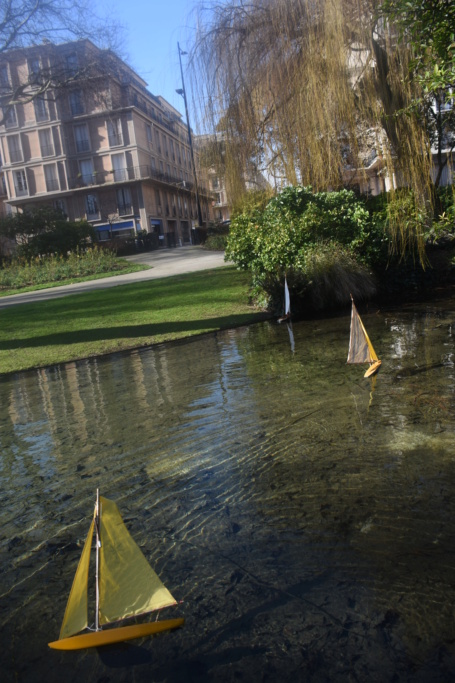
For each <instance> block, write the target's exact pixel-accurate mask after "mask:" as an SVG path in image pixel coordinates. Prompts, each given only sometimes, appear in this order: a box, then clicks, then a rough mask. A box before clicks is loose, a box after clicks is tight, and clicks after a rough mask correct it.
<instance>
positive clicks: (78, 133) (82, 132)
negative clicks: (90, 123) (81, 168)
mask: <svg viewBox="0 0 455 683" xmlns="http://www.w3.org/2000/svg"><path fill="white" fill-rule="evenodd" d="M74 137H75V140H76V150H77V151H78V152H88V151H90V138H89V132H88V127H87V124H86V123H82V124H81V125H80V126H74Z"/></svg>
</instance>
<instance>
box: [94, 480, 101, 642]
mask: <svg viewBox="0 0 455 683" xmlns="http://www.w3.org/2000/svg"><path fill="white" fill-rule="evenodd" d="M100 517H101V515H100V490H99V489H96V505H95V534H96V555H95V557H96V565H95V591H96V593H95V631H99V630H100V587H99V567H100V547H101V540H100Z"/></svg>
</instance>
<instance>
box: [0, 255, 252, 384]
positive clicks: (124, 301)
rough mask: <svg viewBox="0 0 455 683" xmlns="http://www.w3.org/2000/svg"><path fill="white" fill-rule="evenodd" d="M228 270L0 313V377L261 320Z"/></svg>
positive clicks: (240, 279)
mask: <svg viewBox="0 0 455 683" xmlns="http://www.w3.org/2000/svg"><path fill="white" fill-rule="evenodd" d="M249 284H250V276H249V274H248V273H243V272H239V271H238V270H236V269H235V267H233V266H227V267H223V268H216V269H214V270H206V271H201V272H198V273H190V274H186V275H179V276H175V277H167V278H162V279H159V280H148V281H144V282H139V283H135V284H129V285H119V286H117V287H113V288H111V289H104V290H99V291H94V292H88V293H86V294H74V295H70V296H66V297H63V298H61V299H54V300H51V301H43V302H38V303H33V304H20V305H18V306H11V307H8V308H5V309H2V310H0V373H7V372H16V371H19V370H26V369H29V368H35V367H42V366H45V365H54V364H55V363H62V362H66V361H71V360H76V359H79V358H87V357H88V356H96V355H101V354H105V353H111V352H114V351H121V350H124V349H131V348H135V347H139V346H147V345H150V344H159V343H162V342H165V341H170V340H174V339H182V338H184V337H190V336H192V335H196V334H202V333H204V332H213V331H216V330H220V329H225V328H229V327H236V326H239V325H244V324H247V323H252V322H256V321H259V320H264V318H265V317H266V316H265V315H264V313H261V312H258V311H257V310H255V309H254V308H253V307H251V306H250V305H249V303H248V288H249Z"/></svg>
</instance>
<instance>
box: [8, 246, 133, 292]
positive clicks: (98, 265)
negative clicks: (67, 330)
mask: <svg viewBox="0 0 455 683" xmlns="http://www.w3.org/2000/svg"><path fill="white" fill-rule="evenodd" d="M121 268H122V262H121V261H120V260H119V259H117V257H116V256H115V254H114V253H113V252H111V251H108V250H105V249H101V248H99V247H96V246H94V247H91V248H90V249H85V250H80V249H76V250H75V251H74V252H70V253H69V254H68V255H67V256H66V257H64V256H62V255H61V254H59V255H56V254H51V255H48V256H35V257H33V258H29V259H26V258H24V257H18V258H16V259H14V260H13V261H12V262H11V263H10V264H9V265H8V266H7V267H5V268H2V269H0V289H20V288H23V287H30V286H33V285H43V284H46V283H53V282H60V281H62V282H63V281H65V280H70V279H73V278H78V277H84V276H89V275H98V274H102V273H108V272H112V271H115V270H120V269H121Z"/></svg>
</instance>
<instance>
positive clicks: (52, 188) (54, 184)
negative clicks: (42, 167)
mask: <svg viewBox="0 0 455 683" xmlns="http://www.w3.org/2000/svg"><path fill="white" fill-rule="evenodd" d="M46 189H47V191H48V192H57V190H59V189H60V184H59V182H58V180H57V178H51V179H49V180H46Z"/></svg>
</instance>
